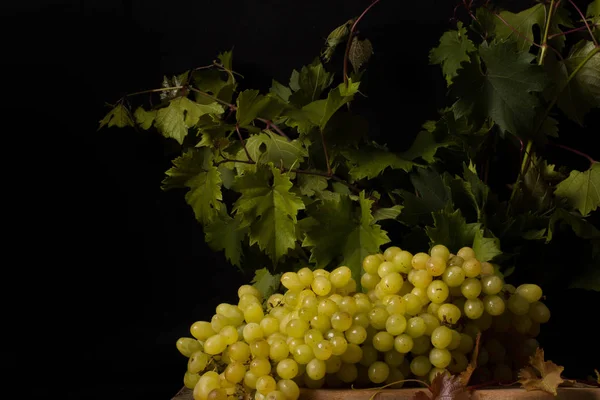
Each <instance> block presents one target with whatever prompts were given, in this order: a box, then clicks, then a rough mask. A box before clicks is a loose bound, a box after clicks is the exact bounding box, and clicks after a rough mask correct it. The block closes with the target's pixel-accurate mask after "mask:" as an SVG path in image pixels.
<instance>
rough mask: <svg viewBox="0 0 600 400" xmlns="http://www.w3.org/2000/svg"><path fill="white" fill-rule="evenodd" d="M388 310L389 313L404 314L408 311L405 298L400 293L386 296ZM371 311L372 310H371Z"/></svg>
mask: <svg viewBox="0 0 600 400" xmlns="http://www.w3.org/2000/svg"><path fill="white" fill-rule="evenodd" d="M386 299H387V302H386V308H385V309H386V311H387V312H388V314H401V315H402V314H404V313H406V303H405V302H404V299H403V298H402V297H400V296H398V295H391V296H387V297H386ZM369 311H370V310H369Z"/></svg>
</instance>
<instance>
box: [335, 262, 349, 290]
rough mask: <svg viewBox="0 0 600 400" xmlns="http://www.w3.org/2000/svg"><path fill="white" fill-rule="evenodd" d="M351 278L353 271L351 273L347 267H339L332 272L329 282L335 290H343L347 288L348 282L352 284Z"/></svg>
mask: <svg viewBox="0 0 600 400" xmlns="http://www.w3.org/2000/svg"><path fill="white" fill-rule="evenodd" d="M351 278H352V271H350V268H348V267H346V266H342V267H337V268H336V269H334V270H333V271H331V274H330V275H329V280H330V281H331V284H332V285H333V287H335V288H341V287H344V286H346V285H347V284H348V282H350V279H351Z"/></svg>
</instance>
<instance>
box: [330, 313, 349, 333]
mask: <svg viewBox="0 0 600 400" xmlns="http://www.w3.org/2000/svg"><path fill="white" fill-rule="evenodd" d="M351 325H352V316H351V315H350V314H348V313H347V312H344V311H338V312H336V313H335V314H333V315H332V316H331V327H332V328H333V329H335V330H338V331H340V332H343V331H345V330H346V329H348V328H350V326H351Z"/></svg>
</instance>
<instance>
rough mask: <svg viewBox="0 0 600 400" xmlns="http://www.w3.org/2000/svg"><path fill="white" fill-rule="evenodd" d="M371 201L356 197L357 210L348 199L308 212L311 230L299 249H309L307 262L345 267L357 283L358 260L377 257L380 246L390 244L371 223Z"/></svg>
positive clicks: (384, 232)
mask: <svg viewBox="0 0 600 400" xmlns="http://www.w3.org/2000/svg"><path fill="white" fill-rule="evenodd" d="M372 203H373V201H372V200H369V199H366V198H365V194H364V192H361V193H360V195H359V205H360V207H358V208H356V207H354V203H353V202H352V200H350V198H349V197H348V196H344V195H340V196H339V197H337V198H332V199H326V200H323V201H322V202H320V204H318V205H317V206H315V207H311V209H310V210H309V215H310V218H312V221H313V222H312V226H311V228H310V229H308V231H307V232H306V237H305V238H304V241H303V242H302V246H304V247H310V248H311V256H310V261H311V262H314V263H316V266H317V268H325V267H327V266H328V265H329V264H330V263H332V262H334V261H335V262H337V263H339V265H346V266H348V268H350V269H351V270H352V276H353V277H354V279H356V281H357V282H360V273H361V268H362V260H363V258H365V257H366V256H367V255H369V254H374V253H377V252H378V251H379V249H380V246H382V245H384V244H386V243H388V242H389V241H390V239H389V237H388V236H387V232H386V231H384V230H382V229H381V227H380V226H379V225H378V224H376V223H375V221H374V218H373V216H372V215H371V205H372Z"/></svg>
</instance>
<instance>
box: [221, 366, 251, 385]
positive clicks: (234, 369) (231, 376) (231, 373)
mask: <svg viewBox="0 0 600 400" xmlns="http://www.w3.org/2000/svg"><path fill="white" fill-rule="evenodd" d="M244 375H246V366H245V365H244V364H243V363H241V362H238V361H236V362H233V363H231V364H229V365H228V366H227V368H225V379H227V380H228V381H229V382H231V383H239V382H241V381H242V380H243V379H244Z"/></svg>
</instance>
